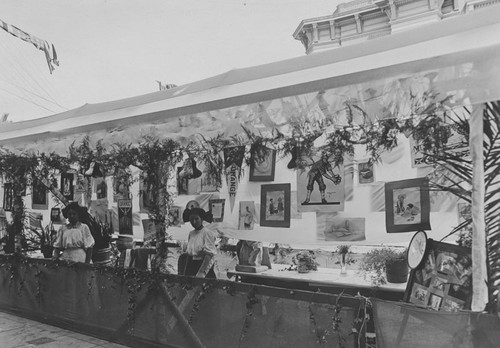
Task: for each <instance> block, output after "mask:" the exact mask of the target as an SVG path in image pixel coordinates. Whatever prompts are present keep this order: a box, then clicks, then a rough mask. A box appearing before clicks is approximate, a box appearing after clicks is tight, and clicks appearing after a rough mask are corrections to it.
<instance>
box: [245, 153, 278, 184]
mask: <svg viewBox="0 0 500 348" xmlns="http://www.w3.org/2000/svg"><path fill="white" fill-rule="evenodd" d="M275 167H276V150H273V149H268V148H264V147H263V148H260V149H259V150H256V149H254V148H252V149H251V152H250V181H274V171H275Z"/></svg>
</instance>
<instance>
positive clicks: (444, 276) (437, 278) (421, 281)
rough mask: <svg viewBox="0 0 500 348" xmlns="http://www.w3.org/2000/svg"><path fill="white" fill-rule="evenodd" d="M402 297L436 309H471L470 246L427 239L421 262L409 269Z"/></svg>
mask: <svg viewBox="0 0 500 348" xmlns="http://www.w3.org/2000/svg"><path fill="white" fill-rule="evenodd" d="M403 300H404V301H405V302H410V303H414V304H416V305H419V306H423V307H426V308H429V309H432V310H435V311H450V312H456V311H459V310H462V309H470V305H471V302H472V252H471V249H470V248H466V247H462V246H458V245H455V244H449V243H443V242H437V241H434V240H432V239H428V241H427V248H426V251H425V255H424V262H422V263H421V264H420V265H419V266H418V267H416V268H415V269H413V270H411V272H410V277H409V279H408V283H407V286H406V291H405V295H404V298H403Z"/></svg>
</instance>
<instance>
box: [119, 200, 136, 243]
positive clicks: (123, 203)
mask: <svg viewBox="0 0 500 348" xmlns="http://www.w3.org/2000/svg"><path fill="white" fill-rule="evenodd" d="M118 230H119V231H120V234H134V233H133V230H132V200H131V199H119V200H118Z"/></svg>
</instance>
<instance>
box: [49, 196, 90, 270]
mask: <svg viewBox="0 0 500 348" xmlns="http://www.w3.org/2000/svg"><path fill="white" fill-rule="evenodd" d="M86 212H87V209H86V208H84V207H81V206H80V205H79V204H78V203H77V202H71V203H69V204H68V205H67V206H66V207H65V208H64V209H63V210H62V213H63V216H64V217H65V218H66V219H67V221H68V222H67V223H66V224H65V225H63V226H61V228H60V229H59V231H57V235H56V239H55V242H54V253H53V256H52V259H53V260H58V259H61V260H66V261H73V262H85V263H90V260H91V259H92V247H93V246H94V244H95V241H94V238H93V237H92V234H91V233H90V229H89V227H88V226H87V225H86V224H84V223H81V222H80V219H81V217H82V216H83V214H86Z"/></svg>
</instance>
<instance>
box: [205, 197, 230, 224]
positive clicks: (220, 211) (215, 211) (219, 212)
mask: <svg viewBox="0 0 500 348" xmlns="http://www.w3.org/2000/svg"><path fill="white" fill-rule="evenodd" d="M225 204H226V200H225V199H210V200H209V203H208V210H209V212H210V213H211V214H212V216H213V218H214V222H222V221H224V206H225Z"/></svg>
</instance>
